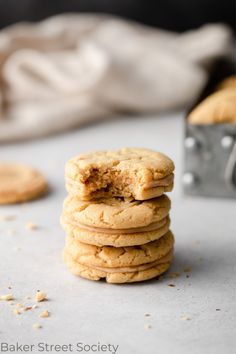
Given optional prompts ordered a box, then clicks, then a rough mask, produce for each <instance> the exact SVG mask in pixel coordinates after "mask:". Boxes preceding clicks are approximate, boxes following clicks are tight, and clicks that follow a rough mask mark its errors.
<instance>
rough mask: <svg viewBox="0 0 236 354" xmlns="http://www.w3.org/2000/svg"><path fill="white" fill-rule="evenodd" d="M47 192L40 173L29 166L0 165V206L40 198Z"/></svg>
mask: <svg viewBox="0 0 236 354" xmlns="http://www.w3.org/2000/svg"><path fill="white" fill-rule="evenodd" d="M46 190H47V182H46V180H45V178H44V177H43V176H42V175H41V173H40V172H39V171H37V170H35V169H33V168H32V167H30V166H26V165H21V164H16V163H1V164H0V204H13V203H19V202H25V201H27V200H31V199H34V198H37V197H40V196H41V195H42V194H44V193H45V192H46Z"/></svg>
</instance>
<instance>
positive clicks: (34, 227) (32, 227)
mask: <svg viewBox="0 0 236 354" xmlns="http://www.w3.org/2000/svg"><path fill="white" fill-rule="evenodd" d="M25 228H26V229H27V230H37V229H38V226H37V225H36V224H35V223H33V222H28V223H27V224H26V225H25Z"/></svg>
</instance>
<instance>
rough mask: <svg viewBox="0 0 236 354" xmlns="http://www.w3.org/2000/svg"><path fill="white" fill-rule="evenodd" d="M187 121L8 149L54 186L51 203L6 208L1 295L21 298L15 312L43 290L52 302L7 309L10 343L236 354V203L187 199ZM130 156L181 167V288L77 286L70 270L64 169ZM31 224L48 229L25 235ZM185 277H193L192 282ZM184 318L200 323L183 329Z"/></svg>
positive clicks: (7, 154)
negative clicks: (101, 152) (90, 158)
mask: <svg viewBox="0 0 236 354" xmlns="http://www.w3.org/2000/svg"><path fill="white" fill-rule="evenodd" d="M182 116H183V114H175V115H162V116H161V117H158V118H157V117H156V116H145V117H138V118H135V117H133V118H125V117H124V118H122V117H121V118H119V117H117V119H114V120H112V121H110V122H109V121H106V122H105V121H104V122H102V123H100V124H95V125H92V126H88V127H84V128H83V129H81V130H78V131H75V132H70V133H66V134H64V135H59V136H56V137H51V138H46V139H44V140H38V141H34V142H27V143H21V144H13V145H6V146H1V148H0V159H1V161H2V160H6V161H9V160H12V161H22V162H26V163H29V164H32V165H34V166H35V167H37V168H39V169H40V170H41V171H42V172H43V173H44V174H45V176H46V177H47V179H48V181H49V183H50V185H51V193H50V195H48V196H47V197H45V198H43V199H41V200H38V201H35V202H32V203H28V204H25V205H19V206H11V207H3V206H1V207H0V216H4V215H15V216H16V218H15V220H12V221H1V222H0V245H1V247H0V293H1V294H3V293H8V292H12V293H13V295H14V296H15V298H16V302H24V303H26V304H28V305H30V304H31V303H32V301H31V300H27V301H26V300H23V299H24V298H25V297H26V296H28V295H30V296H32V295H33V294H34V293H35V292H36V290H37V289H41V290H42V291H45V292H46V293H47V294H48V299H49V300H48V301H47V302H44V303H41V304H40V308H39V309H35V310H34V311H28V312H25V313H23V314H22V315H19V316H16V315H14V314H12V308H13V307H12V306H10V305H9V304H8V303H6V302H3V301H2V302H1V301H0V341H1V342H3V341H7V342H8V343H15V342H16V341H19V342H20V343H28V344H30V343H34V344H35V343H38V342H40V341H43V342H47V343H49V344H57V343H61V344H69V343H71V344H73V345H75V344H76V343H77V342H84V343H88V344H93V343H94V344H96V343H97V342H100V343H104V344H106V343H111V344H115V345H117V344H119V350H118V353H119V354H132V353H135V354H144V353H145V354H146V353H147V354H154V353H155V354H156V353H161V354H168V353H173V354H178V353H181V354H187V353H191V354H199V353H201V354H204V353H207V354H211V353H212V354H213V353H214V354H218V353H219V354H221V353H227V354H230V353H233V352H234V348H235V345H236V340H235V335H236V333H235V328H236V323H235V290H236V289H235V288H236V287H235V271H236V267H235V246H236V245H235V244H236V203H235V200H215V199H203V198H189V197H188V198H186V197H183V195H182V193H181V183H180V179H181V170H182V137H183V122H182V119H181V118H182ZM122 146H143V147H148V148H153V149H156V150H160V151H163V152H165V153H166V154H168V155H169V156H170V157H172V158H173V159H174V161H175V164H176V183H175V190H174V192H172V193H171V194H169V195H170V197H171V198H172V201H173V206H172V211H171V217H172V227H171V228H172V230H173V232H174V234H175V237H176V246H175V259H174V263H173V266H172V271H180V272H181V273H182V274H181V276H180V277H179V278H176V279H168V276H167V277H166V278H165V279H164V280H162V281H157V280H153V281H149V282H145V283H140V284H134V285H109V284H106V283H105V282H91V281H88V280H84V279H80V278H76V277H74V276H72V275H71V274H70V273H68V272H67V271H66V269H65V266H64V265H63V262H62V259H61V251H62V248H63V244H64V237H65V235H64V232H63V230H62V229H61V227H60V225H59V216H60V213H61V208H62V202H63V199H64V197H65V195H66V193H65V189H64V180H63V173H64V164H65V162H66V160H67V159H68V158H69V157H71V156H73V155H76V154H78V153H80V152H83V151H87V150H94V149H107V148H108V149H112V148H118V147H122ZM29 221H33V222H34V223H36V224H37V225H38V226H39V229H38V230H35V231H29V230H26V229H25V224H26V223H27V222H29ZM12 229H15V230H16V232H15V234H11V230H12ZM199 257H201V258H202V259H201V260H200V259H199ZM185 267H191V268H192V272H191V273H190V274H189V275H190V277H189V278H186V274H187V273H183V268H185ZM170 283H173V284H175V285H176V286H175V287H169V286H168V284H170ZM8 286H11V287H12V290H9V289H8ZM43 309H48V310H49V311H50V313H51V316H50V317H49V318H46V319H39V318H38V314H39V313H40V311H41V310H43ZM216 309H220V311H216ZM146 313H149V314H150V315H151V316H150V317H149V318H146V317H145V314H146ZM185 315H186V316H188V317H190V318H191V320H188V321H184V320H182V319H181V316H185ZM36 322H39V323H41V324H42V326H43V327H42V328H41V329H40V330H35V329H33V328H32V325H33V324H34V323H36ZM147 324H150V325H151V328H150V329H148V330H146V329H145V325H147ZM100 353H101V352H100Z"/></svg>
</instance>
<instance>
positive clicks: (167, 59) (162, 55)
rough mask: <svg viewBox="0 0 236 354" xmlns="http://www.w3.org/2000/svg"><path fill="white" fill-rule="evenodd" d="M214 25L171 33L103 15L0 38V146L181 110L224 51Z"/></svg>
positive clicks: (63, 19) (61, 20)
mask: <svg viewBox="0 0 236 354" xmlns="http://www.w3.org/2000/svg"><path fill="white" fill-rule="evenodd" d="M230 41H231V33H230V31H229V29H228V28H227V27H226V26H224V25H221V24H215V25H206V26H204V27H202V28H200V29H198V30H194V31H190V32H187V33H183V34H176V33H171V32H167V31H164V30H160V29H154V28H149V27H146V26H143V25H139V24H136V23H133V22H130V21H125V20H121V19H118V18H116V17H111V16H106V15H88V14H87V15H85V14H66V15H65V14H63V15H59V16H55V17H52V18H50V19H47V20H45V21H42V22H40V23H38V24H30V23H19V24H15V25H13V26H10V27H8V28H5V29H3V30H2V31H1V32H0V142H4V141H8V140H16V139H17V140H19V139H24V138H32V137H36V136H41V135H46V134H50V133H54V132H58V131H62V130H65V129H68V128H71V127H75V126H80V125H82V124H84V123H86V122H89V121H93V120H95V119H99V118H101V117H112V116H113V115H114V113H116V112H119V111H123V112H124V111H126V112H136V113H143V112H160V111H163V110H173V109H178V108H181V107H184V106H186V104H189V103H190V102H191V101H192V100H194V99H195V98H196V96H197V95H198V94H199V92H200V90H202V88H203V86H204V84H205V83H206V80H207V77H208V73H207V70H208V68H209V65H211V64H212V62H213V61H214V60H215V59H216V58H218V57H220V56H222V55H225V53H226V52H227V51H228V50H229V47H230Z"/></svg>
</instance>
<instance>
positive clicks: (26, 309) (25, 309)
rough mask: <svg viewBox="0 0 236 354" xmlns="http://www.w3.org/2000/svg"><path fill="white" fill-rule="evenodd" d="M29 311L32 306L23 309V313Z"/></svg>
mask: <svg viewBox="0 0 236 354" xmlns="http://www.w3.org/2000/svg"><path fill="white" fill-rule="evenodd" d="M30 310H32V306H26V307H24V311H30Z"/></svg>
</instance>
